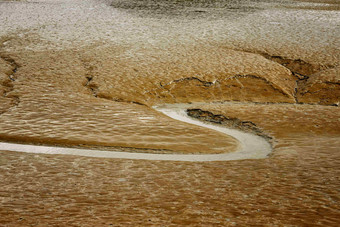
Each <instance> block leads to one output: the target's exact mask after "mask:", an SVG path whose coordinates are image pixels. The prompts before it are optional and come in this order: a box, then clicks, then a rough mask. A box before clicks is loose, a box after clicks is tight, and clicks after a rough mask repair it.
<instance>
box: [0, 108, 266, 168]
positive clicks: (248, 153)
mask: <svg viewBox="0 0 340 227" xmlns="http://www.w3.org/2000/svg"><path fill="white" fill-rule="evenodd" d="M184 107H185V105H176V106H173V105H167V106H163V107H156V108H155V109H156V110H158V111H160V112H162V113H164V114H165V115H167V116H169V117H171V118H173V119H176V120H179V121H183V122H186V123H189V124H194V125H199V126H201V127H206V128H209V129H213V130H216V131H219V132H222V133H224V134H227V135H229V136H232V137H233V138H235V139H236V140H237V142H238V146H237V148H236V150H231V151H228V153H226V154H213V155H184V154H182V155H175V154H170V155H167V154H147V153H128V152H122V151H121V152H119V151H118V152H115V151H103V150H85V149H71V148H60V147H59V148H57V147H47V146H33V145H22V144H11V143H0V149H1V150H9V151H18V152H28V153H37V154H64V155H65V154H68V155H79V156H86V157H100V158H118V159H143V160H163V161H164V160H166V161H191V162H202V161H230V160H242V159H259V158H265V157H267V155H268V154H269V153H270V152H271V146H270V144H269V143H268V142H267V141H266V140H265V139H263V138H261V137H259V136H256V135H252V134H250V133H245V132H242V131H238V130H235V129H227V128H225V127H219V126H216V125H209V124H206V123H204V122H200V121H198V120H194V119H191V118H189V117H188V116H187V114H186V112H185V111H186V109H183V108H184ZM203 153H204V152H203Z"/></svg>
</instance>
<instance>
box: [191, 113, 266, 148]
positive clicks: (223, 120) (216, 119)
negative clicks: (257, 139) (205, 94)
mask: <svg viewBox="0 0 340 227" xmlns="http://www.w3.org/2000/svg"><path fill="white" fill-rule="evenodd" d="M187 114H188V116H190V117H193V118H196V119H199V120H201V121H206V122H210V123H214V124H220V125H223V126H226V127H228V128H233V129H239V130H242V131H245V132H250V133H253V134H255V135H258V136H261V137H263V138H264V139H265V140H267V141H268V142H269V143H272V141H273V137H271V136H270V135H268V134H267V133H265V132H264V131H263V130H262V129H260V128H259V127H258V126H257V125H256V124H255V123H254V122H251V121H242V120H241V119H238V118H230V117H226V116H224V115H221V114H214V113H212V112H210V111H205V110H202V109H187Z"/></svg>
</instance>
